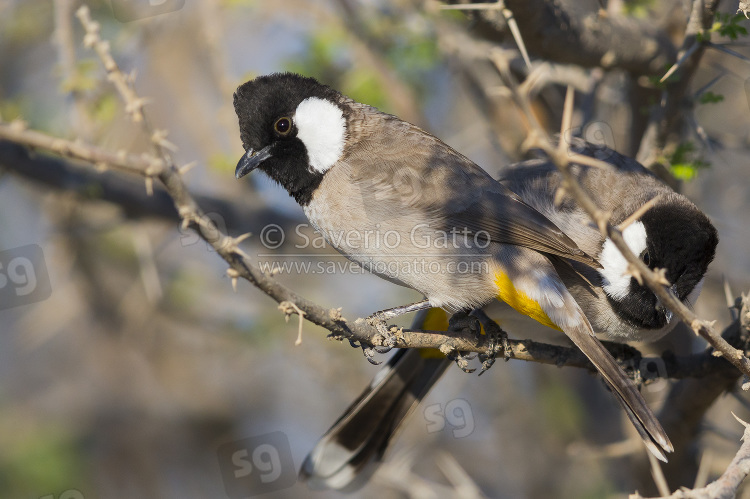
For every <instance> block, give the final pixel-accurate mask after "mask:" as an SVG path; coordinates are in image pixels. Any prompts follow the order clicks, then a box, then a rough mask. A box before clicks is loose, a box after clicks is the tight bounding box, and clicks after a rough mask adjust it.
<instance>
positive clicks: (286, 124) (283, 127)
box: [273, 116, 292, 135]
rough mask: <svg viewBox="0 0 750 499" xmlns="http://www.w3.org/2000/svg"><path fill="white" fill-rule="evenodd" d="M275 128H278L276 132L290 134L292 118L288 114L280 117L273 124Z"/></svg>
mask: <svg viewBox="0 0 750 499" xmlns="http://www.w3.org/2000/svg"><path fill="white" fill-rule="evenodd" d="M273 129H274V130H276V133H278V134H279V135H289V132H291V131H292V120H291V119H289V118H287V117H286V116H284V117H283V118H279V119H277V120H276V123H274V124H273Z"/></svg>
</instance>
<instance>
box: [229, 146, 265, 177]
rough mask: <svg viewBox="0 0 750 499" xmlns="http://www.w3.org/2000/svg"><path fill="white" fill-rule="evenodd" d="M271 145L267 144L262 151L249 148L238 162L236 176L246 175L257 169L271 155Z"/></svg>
mask: <svg viewBox="0 0 750 499" xmlns="http://www.w3.org/2000/svg"><path fill="white" fill-rule="evenodd" d="M270 148H271V146H266V147H264V148H263V149H261V150H260V151H255V150H253V149H248V150H247V152H246V153H245V155H244V156H242V158H241V159H240V162H239V163H237V168H236V169H235V170H234V176H235V177H237V178H238V179H239V178H242V177H244V176H245V175H247V174H248V173H250V172H251V171H253V170H255V169H256V168H258V167H259V166H260V164H261V163H263V162H264V161H265V160H267V159H268V158H270V157H271V153H270V152H268V151H269V149H270Z"/></svg>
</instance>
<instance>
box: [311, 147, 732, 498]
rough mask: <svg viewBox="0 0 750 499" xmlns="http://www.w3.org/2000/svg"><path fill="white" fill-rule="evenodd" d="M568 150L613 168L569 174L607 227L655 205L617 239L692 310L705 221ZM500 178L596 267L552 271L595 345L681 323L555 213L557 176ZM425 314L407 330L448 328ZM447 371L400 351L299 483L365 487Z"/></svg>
mask: <svg viewBox="0 0 750 499" xmlns="http://www.w3.org/2000/svg"><path fill="white" fill-rule="evenodd" d="M573 146H574V148H575V150H576V152H578V153H580V154H584V155H587V156H592V157H593V156H598V157H600V158H602V159H605V161H607V162H608V163H610V164H612V166H613V168H612V169H609V170H605V169H600V168H590V167H586V166H581V165H575V166H574V167H573V173H574V175H575V176H576V178H577V180H578V181H579V182H580V183H581V184H582V185H583V186H584V187H585V188H586V190H587V191H588V192H589V193H590V194H591V195H592V197H593V198H594V200H595V201H596V202H597V204H598V205H599V206H600V207H601V208H603V209H606V210H608V211H611V212H612V221H613V222H614V223H617V224H619V223H622V222H623V221H624V220H625V219H626V218H628V217H629V215H630V214H632V213H634V212H635V211H636V210H638V209H639V208H640V207H641V206H642V205H643V204H644V203H645V202H647V201H649V200H651V199H655V198H657V197H658V200H657V202H656V203H655V204H654V206H653V207H652V208H651V209H650V210H649V211H647V212H646V213H644V214H643V215H642V216H641V217H640V218H639V219H637V220H635V221H633V222H632V223H631V224H630V225H629V226H628V227H627V228H625V231H624V236H625V240H626V242H627V243H628V246H629V247H630V249H631V250H632V251H633V252H634V253H635V254H637V255H639V256H640V258H641V259H642V260H643V261H644V263H646V264H647V265H648V266H649V267H650V268H652V269H654V268H665V269H666V276H667V278H668V279H669V281H670V282H672V283H674V284H673V285H672V289H673V291H674V292H675V294H676V295H677V296H678V297H679V298H680V300H682V302H683V303H685V304H686V305H688V306H690V305H692V304H694V303H695V300H696V299H697V298H698V295H699V293H700V290H701V286H702V284H703V279H704V275H705V273H706V269H707V267H708V264H709V263H710V262H711V260H712V259H713V257H714V253H715V249H716V245H717V243H718V236H717V233H716V229H715V228H714V227H713V225H712V224H711V222H710V221H709V220H708V218H707V217H706V216H705V215H704V214H703V213H702V212H701V211H700V210H699V209H698V208H697V207H696V206H695V205H694V204H693V203H691V202H690V201H689V200H688V199H687V198H686V197H684V196H682V195H680V194H677V193H676V192H674V191H673V190H672V189H671V188H669V187H668V186H667V185H665V184H663V183H662V182H661V181H660V180H658V179H657V178H656V177H655V176H654V175H652V174H651V173H650V172H649V171H648V170H646V169H645V168H644V167H643V166H641V165H640V164H639V163H638V162H636V161H635V160H633V159H630V158H628V157H626V156H623V155H621V154H618V153H617V152H615V151H612V150H611V149H603V148H593V147H591V146H589V145H588V144H586V143H585V142H583V141H582V140H580V139H574V142H573ZM498 178H499V180H500V181H501V182H502V183H503V184H504V185H506V186H507V187H509V188H510V189H512V190H514V191H515V192H517V193H518V194H519V195H520V196H521V197H522V198H523V200H524V201H526V202H527V203H528V204H529V205H531V206H533V207H535V208H536V209H537V210H539V211H540V212H541V213H542V214H543V215H545V216H546V217H547V218H548V219H550V220H552V221H553V222H555V224H556V225H557V226H558V227H560V228H561V229H563V230H564V231H565V232H566V233H567V234H568V235H569V236H570V237H571V238H572V239H573V240H574V241H575V242H576V243H577V244H578V246H579V247H581V248H583V249H584V250H585V251H586V252H589V253H590V254H592V255H595V256H596V257H597V258H598V259H599V260H600V261H601V263H602V268H601V269H598V270H597V269H591V268H590V267H587V266H582V265H579V264H577V263H576V262H568V265H559V262H558V265H556V267H557V270H558V275H559V276H560V278H561V279H562V280H563V282H564V283H565V286H566V288H567V289H568V290H569V291H570V293H571V294H572V295H573V297H574V298H575V300H576V302H577V303H578V304H579V305H580V307H581V309H582V310H583V311H584V313H585V314H586V317H587V318H588V319H589V321H590V323H591V325H592V326H593V328H594V331H595V332H596V333H597V335H598V336H599V337H601V338H604V339H608V340H610V341H618V342H629V341H638V342H650V341H655V340H657V339H659V338H661V337H662V336H663V335H664V334H666V333H667V332H669V331H670V330H671V329H672V328H673V327H674V326H675V325H676V324H677V322H679V321H678V320H677V319H676V318H675V317H673V315H672V313H671V312H670V311H669V310H668V309H666V308H664V307H663V306H662V305H661V304H660V303H659V300H658V298H657V297H656V295H654V294H653V292H652V291H651V290H649V289H648V288H647V287H645V286H642V285H640V284H638V282H637V281H636V280H635V279H634V278H633V277H631V276H628V275H625V274H624V273H623V272H624V270H625V267H626V263H625V260H624V258H623V257H622V255H621V254H620V252H619V251H618V250H617V249H616V248H614V247H613V245H612V242H611V241H610V240H608V239H607V240H605V239H604V238H603V237H602V236H601V234H600V233H599V231H598V230H597V229H596V227H594V226H592V225H591V222H590V219H589V218H588V216H587V215H586V213H584V212H583V210H582V209H581V208H580V207H578V205H577V204H576V203H575V202H574V201H573V199H571V198H570V196H569V195H566V196H564V197H563V199H562V200H561V202H560V203H559V204H557V205H556V204H555V202H554V201H555V193H556V192H557V189H558V187H559V186H560V184H561V182H562V176H561V174H560V172H559V170H558V169H557V168H556V167H555V166H554V165H553V164H551V163H550V162H548V161H545V160H530V161H525V162H522V163H517V164H515V165H510V166H507V167H505V168H504V169H503V170H502V171H501V172H500V175H499V177H498ZM505 312H506V311H505V310H502V309H501V310H498V311H496V313H499V314H500V316H499V317H496V316H493V318H498V319H499V321H500V323H501V324H503V325H504V324H505V322H506V321H507V319H509V318H510V317H508V316H507V315H505ZM428 314H429V315H426V314H425V315H423V316H417V317H416V318H415V321H414V324H412V327H414V328H421V329H429V330H433V331H435V330H437V331H442V330H446V329H447V325H448V324H447V318H446V317H445V314H444V313H442V311H441V310H438V309H432V310H430V311H429V312H428ZM521 327H527V325H526V324H522V325H521ZM518 332H519V333H520V332H521V331H518ZM450 364H451V361H450V360H448V359H447V358H445V357H442V358H441V357H439V356H436V355H434V354H433V353H432V352H429V351H423V350H418V349H410V350H399V351H398V352H397V353H396V354H395V355H394V356H392V357H391V358H390V359H389V361H388V363H387V364H386V365H385V366H384V367H383V368H382V370H381V371H380V372H379V373H378V374H377V375H376V376H375V378H374V379H373V381H372V382H371V383H370V385H369V386H368V387H367V388H366V389H365V390H364V391H363V393H362V394H361V395H360V396H359V397H358V398H357V399H356V400H355V401H354V402H353V403H352V405H351V406H350V407H349V408H348V409H347V410H346V411H345V412H344V414H343V415H342V416H341V417H340V418H339V419H338V420H337V421H336V423H334V424H333V425H332V426H331V428H330V429H329V430H328V431H327V432H326V434H325V435H324V436H323V437H322V438H321V439H320V441H319V442H318V443H317V445H316V446H315V448H314V449H313V450H312V451H311V452H310V454H309V455H308V456H307V458H306V460H305V462H304V464H303V465H302V471H301V475H302V476H303V477H304V478H305V479H307V480H308V481H309V483H310V484H311V485H312V486H314V487H316V488H333V489H343V490H351V489H356V488H358V487H360V486H361V485H363V484H364V483H366V481H367V479H368V478H369V477H370V476H371V475H372V473H373V472H374V471H375V470H376V467H377V464H379V462H380V460H381V459H382V457H383V454H384V453H385V450H386V448H387V446H388V444H389V442H390V441H391V439H392V438H393V436H394V434H395V433H396V432H397V430H398V429H399V428H400V427H401V425H402V424H403V423H404V421H405V419H406V418H407V416H408V415H409V414H410V410H412V409H413V408H414V407H415V406H416V405H417V404H418V403H419V402H420V401H421V400H422V398H424V396H425V395H426V394H427V392H428V391H429V390H430V388H432V386H433V385H434V384H435V383H436V382H437V381H438V379H440V376H441V375H442V374H443V372H444V371H445V370H446V368H447V367H448V366H449V365H450Z"/></svg>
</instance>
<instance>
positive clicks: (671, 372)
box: [0, 6, 727, 378]
mask: <svg viewBox="0 0 750 499" xmlns="http://www.w3.org/2000/svg"><path fill="white" fill-rule="evenodd" d="M77 15H78V17H79V19H81V22H82V24H83V25H84V27H85V29H86V43H87V45H89V46H93V47H94V48H95V49H96V50H97V53H98V55H99V57H100V58H101V59H102V62H103V63H104V65H105V68H106V70H107V72H108V75H109V79H110V81H112V82H113V83H115V86H116V88H117V90H118V91H119V94H120V96H121V97H122V98H123V100H124V101H125V103H126V109H127V110H128V113H129V114H130V115H131V117H132V119H133V121H135V122H137V123H141V124H142V126H144V127H145V128H146V131H147V133H148V132H150V129H148V127H147V125H146V124H145V123H146V120H145V114H144V110H143V103H144V102H145V100H144V99H142V98H139V97H138V95H137V94H136V92H135V91H134V90H133V88H132V86H131V81H129V80H128V79H127V78H125V77H124V76H123V75H122V72H121V71H120V69H119V68H118V66H117V64H116V63H115V61H114V59H113V58H112V56H111V55H110V53H109V45H108V44H107V43H105V42H103V41H102V40H101V39H100V38H99V28H98V24H97V23H95V22H94V21H92V20H91V18H90V16H89V13H88V9H87V8H86V7H85V6H84V7H82V8H81V9H80V10H79V11H78V14H77ZM151 135H152V139H153V140H154V142H155V145H156V149H157V151H158V152H159V153H160V154H161V155H162V157H163V159H159V158H156V157H153V156H150V155H145V154H144V155H140V156H136V155H132V154H126V153H124V152H118V153H111V152H108V151H105V150H103V149H100V148H98V147H95V146H92V145H87V144H83V143H82V142H80V141H67V140H63V139H59V138H56V137H51V136H48V135H45V134H43V133H40V132H37V131H33V130H29V129H27V128H26V127H25V125H24V124H23V123H21V122H14V123H10V124H8V123H0V138H4V139H7V140H10V141H13V142H15V143H18V144H23V145H25V146H28V147H31V148H35V149H43V150H47V151H51V152H54V153H57V154H60V155H63V156H68V157H71V158H74V159H78V160H83V161H85V162H88V163H91V164H93V165H96V167H97V169H99V170H101V169H103V168H106V167H114V168H117V169H120V170H122V171H126V172H129V173H135V174H139V175H141V176H144V177H146V178H147V179H150V178H157V179H158V180H160V181H161V183H162V184H163V185H164V187H165V190H166V192H167V193H168V194H169V196H170V197H171V199H172V201H173V202H174V205H175V208H176V209H177V211H178V213H179V215H180V217H181V219H182V223H183V226H185V227H190V228H192V229H194V230H195V231H196V232H197V233H198V234H199V235H200V236H201V237H202V238H203V239H204V240H205V241H207V242H208V243H209V244H210V245H211V246H212V247H213V248H214V249H215V250H216V251H217V253H219V255H220V256H221V257H222V258H223V259H224V260H225V261H226V262H227V263H228V264H229V265H230V269H228V271H227V273H228V275H229V276H230V277H231V278H232V279H233V281H234V280H235V279H236V278H238V277H242V278H244V279H246V280H247V281H248V282H250V283H251V284H253V285H255V286H256V287H258V288H259V289H261V290H262V291H263V292H264V293H265V294H267V295H268V296H270V297H271V298H273V299H274V300H276V301H277V302H278V303H279V304H281V303H284V302H290V303H292V304H294V305H295V306H296V307H298V309H299V310H300V311H302V312H303V313H304V316H305V318H306V319H307V320H309V321H310V322H312V323H314V324H317V325H319V326H321V327H323V328H325V329H327V330H328V331H330V332H331V333H332V336H333V337H334V338H337V339H348V340H349V341H350V342H352V343H353V344H355V343H359V344H360V345H362V346H363V347H364V346H370V345H375V346H377V345H380V344H381V343H382V337H381V336H380V334H379V333H378V332H377V330H376V329H375V328H373V327H371V326H369V325H368V324H367V323H365V322H364V321H361V320H358V321H355V322H348V321H347V320H346V319H345V318H343V317H341V315H340V314H332V313H331V310H330V309H326V308H324V307H322V306H320V305H317V304H315V303H313V302H311V301H309V300H306V299H305V298H303V297H301V296H299V295H297V294H296V293H294V292H293V291H292V290H290V289H288V288H286V287H285V286H283V285H281V284H279V283H278V282H276V281H275V280H274V279H273V278H271V277H269V276H267V275H265V274H264V273H263V272H261V271H260V270H259V269H258V268H257V267H256V266H254V265H253V264H252V263H251V262H250V260H249V258H248V257H247V256H246V255H245V254H244V253H243V252H242V250H240V248H239V243H240V242H241V241H242V240H243V239H244V238H245V237H246V236H241V237H238V238H232V237H230V236H228V235H226V234H223V233H222V232H221V231H219V229H218V228H217V227H216V226H215V224H214V223H213V221H212V220H211V219H210V218H208V217H207V216H206V215H205V213H204V212H203V211H202V210H201V209H200V207H199V206H198V204H197V202H196V201H195V199H194V197H193V196H192V195H191V194H190V193H189V191H188V190H187V187H186V186H185V184H184V182H183V180H182V172H181V171H180V170H179V169H178V168H176V167H174V166H173V163H172V161H171V157H170V155H169V151H168V148H167V147H166V146H165V145H164V144H163V136H156V135H155V134H151ZM588 159H589V158H586V159H585V160H588ZM582 161H584V159H582ZM612 229H613V230H616V229H614V228H612ZM615 237H616V235H615ZM615 242H616V243H617V241H615ZM637 262H639V261H637ZM295 310H296V309H295ZM395 340H396V343H395V346H396V347H398V348H440V349H441V350H443V351H465V352H480V353H486V352H487V351H488V349H489V348H491V347H492V343H491V341H489V340H488V339H487V337H485V336H480V337H477V336H476V335H474V334H471V333H469V332H466V331H422V330H409V329H401V330H399V331H398V332H397V334H396V336H395ZM509 346H510V348H511V351H512V357H514V358H517V359H520V360H527V361H533V362H540V363H547V364H555V365H558V366H573V367H581V368H586V369H589V370H592V371H593V370H594V369H593V366H591V364H590V363H589V361H588V360H587V359H586V358H585V356H583V354H581V352H580V351H578V350H577V349H575V348H569V347H562V346H555V345H548V344H544V343H539V342H534V341H528V340H510V342H509ZM495 348H499V347H497V346H495ZM608 348H609V349H610V351H611V352H612V354H613V355H614V356H615V357H616V358H618V359H620V361H621V362H624V363H625V364H628V365H631V366H636V365H638V364H639V363H640V361H641V360H642V359H641V355H640V353H639V352H638V351H637V350H635V349H632V348H629V347H623V346H622V345H613V344H610V345H608ZM492 353H496V352H492ZM662 360H663V361H664V362H665V365H666V366H668V369H667V373H668V376H669V377H676V378H681V377H689V376H702V375H705V373H710V372H715V371H716V370H717V369H726V368H727V365H726V363H725V362H723V361H722V360H721V359H716V358H714V357H711V356H710V355H709V354H700V355H695V356H688V357H681V358H677V357H674V356H672V357H669V356H668V355H667V356H666V357H664V358H663V359H662Z"/></svg>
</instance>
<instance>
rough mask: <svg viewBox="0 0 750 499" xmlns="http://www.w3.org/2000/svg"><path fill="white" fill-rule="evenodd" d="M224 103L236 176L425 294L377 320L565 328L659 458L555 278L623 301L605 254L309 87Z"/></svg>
mask: <svg viewBox="0 0 750 499" xmlns="http://www.w3.org/2000/svg"><path fill="white" fill-rule="evenodd" d="M234 106H235V110H236V112H237V115H238V117H239V125H240V136H241V139H242V143H243V146H244V148H245V150H246V154H245V155H244V156H243V157H242V159H241V160H240V162H239V163H238V165H237V169H236V172H235V174H236V177H237V178H240V177H242V176H244V175H246V174H247V173H249V172H250V171H252V170H254V169H256V168H258V169H260V170H262V171H263V172H265V173H266V174H267V175H268V176H269V177H270V178H272V179H273V180H275V181H277V182H278V183H279V184H281V185H282V186H283V187H284V188H285V189H286V190H287V191H288V192H289V194H290V195H291V196H292V197H293V198H294V199H295V200H296V201H297V202H298V203H299V204H300V205H301V206H302V208H303V210H304V212H305V215H306V216H307V218H308V219H309V221H310V223H311V224H312V226H313V227H315V228H316V229H317V230H318V231H319V232H320V233H321V234H323V236H324V237H325V238H326V240H327V242H328V243H329V244H330V245H331V246H333V247H334V248H336V249H337V250H338V251H339V252H341V253H342V254H343V255H344V256H346V257H347V258H349V259H350V260H353V261H355V262H357V263H359V264H360V265H361V266H362V267H363V268H365V269H367V270H369V271H371V272H373V273H375V274H377V275H379V276H381V277H383V278H385V279H388V280H390V281H393V282H395V283H398V284H401V285H404V286H408V287H410V288H413V289H415V290H417V291H419V292H421V293H422V294H423V295H424V296H425V297H426V299H425V300H424V301H423V302H420V303H418V304H414V305H411V306H405V307H398V308H396V309H392V310H389V311H385V312H382V313H380V315H379V317H380V318H389V317H393V316H395V315H398V314H400V313H403V312H406V311H416V310H424V309H427V308H430V307H439V308H443V309H445V310H447V311H450V312H456V311H465V310H472V309H476V308H481V307H484V306H485V305H487V304H489V303H490V302H492V301H494V300H498V299H499V300H501V301H503V302H505V303H507V304H509V305H510V306H512V307H513V308H515V309H516V310H518V311H519V312H520V313H522V314H524V315H527V316H529V317H531V318H533V319H535V320H537V321H539V322H540V323H542V324H545V325H547V326H550V327H552V328H555V329H558V330H561V331H563V332H564V333H565V334H566V335H567V336H568V337H569V338H570V339H571V340H572V341H573V343H575V344H576V345H577V346H578V347H579V348H580V349H581V351H582V352H583V353H584V354H585V355H586V356H587V357H588V358H589V359H590V360H591V362H592V363H593V364H594V366H596V368H597V369H598V370H599V372H600V373H601V374H602V376H603V377H604V379H605V380H606V381H607V383H608V384H609V385H610V387H611V388H612V392H613V393H614V394H615V395H616V397H617V399H618V401H619V402H620V403H621V405H622V406H623V408H624V409H625V412H626V414H627V415H628V417H629V418H630V420H631V421H632V422H633V424H634V426H635V428H636V429H637V430H638V433H639V434H640V435H641V437H642V438H643V441H644V443H645V444H646V446H647V447H648V449H649V450H650V451H651V452H652V453H653V454H654V455H656V456H657V457H658V458H660V459H662V460H665V459H666V458H665V455H664V452H665V451H666V452H671V451H672V445H671V443H670V442H669V438H668V437H667V435H666V434H665V433H664V430H663V429H662V427H661V425H660V424H659V422H658V420H657V419H656V417H655V416H654V414H653V413H652V412H651V410H650V409H649V408H648V406H647V405H646V403H645V401H644V400H643V398H642V397H641V395H640V393H639V392H638V390H637V389H636V387H635V386H634V384H633V383H632V381H631V380H630V379H629V378H628V377H627V376H626V374H625V373H624V372H623V370H622V369H621V368H620V367H619V365H618V364H617V363H616V362H615V360H614V359H613V358H612V356H611V355H610V354H609V353H608V352H607V350H606V349H605V348H604V347H603V346H602V345H601V343H600V342H599V341H598V340H597V339H596V337H595V335H594V329H593V328H592V326H591V323H590V322H589V320H588V319H587V317H586V315H585V313H584V310H583V309H582V305H581V304H579V303H578V302H577V301H576V299H575V297H574V295H573V294H572V293H571V291H570V290H568V288H567V287H566V285H565V283H564V281H563V279H562V278H561V276H560V274H559V273H558V268H560V267H565V268H566V269H567V270H568V271H569V272H570V273H572V274H576V273H577V272H574V271H573V270H572V269H573V267H572V265H569V264H567V263H565V262H576V265H578V264H580V265H581V266H583V267H589V268H590V270H591V271H596V272H599V273H600V274H602V275H603V276H609V277H608V279H610V281H611V289H612V290H613V296H615V299H617V298H618V297H619V298H623V299H625V300H626V301H627V296H626V294H627V293H626V291H623V290H622V289H621V288H622V287H623V284H622V282H621V281H620V280H619V278H620V277H622V272H623V271H624V270H625V268H623V267H622V266H621V262H620V260H618V259H617V258H614V257H611V258H608V257H607V255H608V254H607V252H606V250H607V244H606V243H605V245H604V251H600V250H601V248H597V244H596V242H595V241H588V240H585V241H584V242H585V244H584V245H583V247H581V245H580V244H578V243H577V242H576V241H575V239H574V235H576V234H575V233H574V234H570V235H566V233H565V232H564V230H563V229H562V228H561V227H559V226H558V225H556V222H554V221H551V220H550V219H549V218H548V217H546V216H544V214H543V213H542V212H540V211H539V209H538V208H535V207H533V206H532V204H530V203H528V202H526V201H524V200H523V199H522V198H521V197H519V195H518V194H516V193H514V192H513V191H512V190H511V189H509V188H508V187H506V186H505V185H503V184H502V183H500V182H498V181H497V180H495V179H493V178H492V177H491V176H490V175H488V174H487V173H486V172H485V171H484V170H482V169H481V168H480V167H479V166H477V165H476V164H475V163H473V162H472V161H471V160H469V159H468V158H466V157H465V156H463V155H461V154H460V153H458V152H456V151H455V150H453V149H452V148H451V147H449V146H448V145H446V144H445V143H444V142H442V141H441V140H439V139H438V138H436V137H434V136H432V135H430V134H428V133H427V132H425V131H424V130H422V129H420V128H418V127H417V126H415V125H412V124H410V123H407V122H404V121H402V120H400V119H399V118H397V117H395V116H392V115H389V114H386V113H382V112H380V111H378V110H377V109H375V108H373V107H371V106H368V105H366V104H361V103H358V102H355V101H353V100H352V99H350V98H348V97H346V96H344V95H342V94H341V93H339V92H337V91H336V90H333V89H332V88H330V87H327V86H325V85H322V84H320V83H318V82H317V81H316V80H314V79H312V78H307V77H303V76H300V75H296V74H291V73H277V74H272V75H268V76H261V77H259V78H256V79H254V80H251V81H249V82H247V83H245V84H243V85H241V86H240V87H239V88H238V89H237V91H236V92H235V95H234ZM581 223H585V224H586V225H587V226H588V224H589V222H584V221H583V220H581ZM565 228H566V229H568V230H570V227H565ZM581 231H582V232H587V231H586V230H583V229H582V230H581ZM573 232H575V231H573ZM654 237H655V236H654ZM596 241H599V236H596ZM597 254H599V255H600V257H601V258H600V260H601V259H603V260H604V261H603V262H600V261H599V260H597V259H596V258H594V257H592V256H591V255H597ZM415 258H417V259H418V260H419V261H415ZM610 262H613V264H614V265H615V267H612V266H611V264H610ZM420 263H421V265H420ZM656 263H657V260H656V257H655V259H654V264H656ZM602 265H604V267H603V266H602ZM577 268H579V267H576V269H577ZM691 268H692V267H691ZM581 280H584V281H585V279H581ZM674 282H679V280H678V279H675V281H674ZM607 296H609V295H607Z"/></svg>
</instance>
